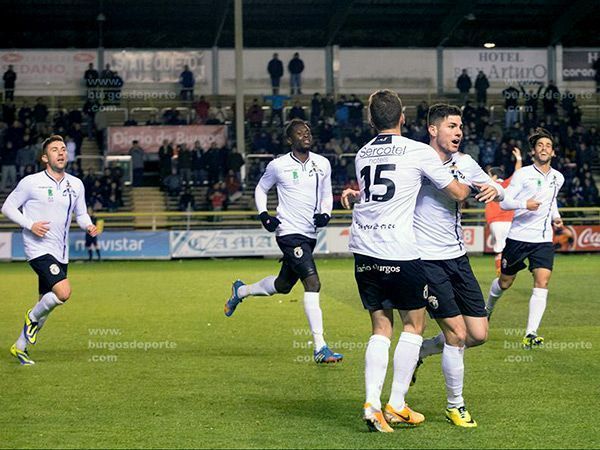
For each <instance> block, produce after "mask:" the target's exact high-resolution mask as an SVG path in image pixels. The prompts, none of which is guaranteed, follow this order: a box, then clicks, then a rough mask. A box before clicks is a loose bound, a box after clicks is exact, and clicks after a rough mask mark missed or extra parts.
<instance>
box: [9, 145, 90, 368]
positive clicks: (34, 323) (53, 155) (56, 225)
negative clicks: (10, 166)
mask: <svg viewBox="0 0 600 450" xmlns="http://www.w3.org/2000/svg"><path fill="white" fill-rule="evenodd" d="M40 159H41V162H42V163H44V164H45V165H46V169H45V170H43V171H41V172H38V173H35V174H33V175H29V176H27V177H25V178H23V179H22V180H21V181H20V182H19V184H18V185H17V187H16V188H15V190H14V191H12V192H11V193H10V195H9V196H8V197H7V198H6V201H5V202H4V205H3V206H2V214H4V215H5V216H6V217H8V218H9V219H10V220H12V221H13V222H15V223H16V224H18V225H20V226H21V227H22V228H23V244H24V247H25V255H26V256H27V261H28V262H29V264H30V265H31V267H32V268H33V270H34V271H35V272H36V273H37V275H38V288H39V289H38V290H39V294H40V298H39V301H38V302H37V304H36V305H35V306H34V307H33V308H32V309H30V310H29V311H27V313H26V314H25V324H24V325H23V329H22V330H21V334H20V336H19V338H18V339H17V342H15V344H14V345H13V346H12V347H11V349H10V353H11V354H12V355H13V356H14V357H15V358H17V359H18V360H19V362H20V363H21V364H22V365H30V364H35V362H34V361H33V360H32V359H31V357H30V356H29V351H28V345H29V344H35V343H36V342H37V338H38V333H39V331H40V330H41V329H42V327H43V326H44V324H45V323H46V320H48V316H49V314H50V313H51V312H52V310H54V308H56V307H57V306H60V305H62V304H64V303H65V302H66V301H67V300H68V299H69V297H70V296H71V285H70V283H69V280H68V279H67V269H68V263H69V226H70V225H71V217H72V215H73V214H74V215H75V219H76V220H77V224H78V225H79V226H80V227H81V228H82V229H83V230H86V231H87V232H88V234H90V235H91V236H95V235H96V233H97V230H96V226H95V225H94V224H93V223H92V221H91V219H90V216H89V215H88V213H87V210H86V206H85V191H84V187H83V183H82V181H81V180H80V179H79V178H77V177H75V176H73V175H71V174H69V173H66V172H65V167H66V166H67V163H68V160H67V148H66V146H65V142H64V141H63V138H62V137H61V136H58V135H53V136H50V137H49V138H48V139H46V140H45V141H44V142H43V144H42V154H41V157H40Z"/></svg>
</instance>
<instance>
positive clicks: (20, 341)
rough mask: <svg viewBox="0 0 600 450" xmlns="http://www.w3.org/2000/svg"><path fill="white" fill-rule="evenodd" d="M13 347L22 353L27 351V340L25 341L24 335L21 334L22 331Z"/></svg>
mask: <svg viewBox="0 0 600 450" xmlns="http://www.w3.org/2000/svg"><path fill="white" fill-rule="evenodd" d="M15 346H16V347H17V348H18V349H19V350H21V351H22V352H24V351H25V350H27V339H25V333H24V332H23V329H21V334H20V335H19V338H18V339H17V342H15Z"/></svg>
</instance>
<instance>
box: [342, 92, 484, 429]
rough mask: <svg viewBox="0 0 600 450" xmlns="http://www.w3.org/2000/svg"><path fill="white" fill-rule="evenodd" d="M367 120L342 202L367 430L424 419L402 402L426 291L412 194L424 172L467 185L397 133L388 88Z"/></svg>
mask: <svg viewBox="0 0 600 450" xmlns="http://www.w3.org/2000/svg"><path fill="white" fill-rule="evenodd" d="M369 121H370V123H371V125H372V126H373V127H374V128H375V129H376V130H377V132H378V135H377V136H376V137H375V138H374V139H372V140H371V141H370V142H369V143H367V144H366V145H365V146H364V147H362V148H361V149H360V150H359V152H358V153H357V155H356V174H357V179H358V180H359V186H360V192H359V191H353V190H350V189H347V190H345V191H344V193H343V195H342V203H343V205H344V207H346V208H349V207H350V201H351V200H352V199H354V200H356V199H357V198H358V199H360V203H358V204H357V205H356V206H355V208H354V211H353V217H352V226H351V232H350V245H349V248H350V251H351V252H352V253H354V260H355V278H356V283H357V285H358V290H359V294H360V297H361V300H362V302H363V306H364V308H365V309H367V310H368V311H369V314H370V316H371V324H372V335H371V338H370V339H369V343H368V345H367V349H366V354H365V385H366V401H365V404H364V416H363V417H364V420H365V422H366V423H367V426H368V427H369V429H370V430H371V431H380V432H392V431H393V429H392V428H391V427H390V426H389V424H399V423H408V424H412V425H416V424H419V423H421V422H423V421H424V420H425V417H424V416H423V415H422V414H420V413H418V412H415V411H413V410H412V409H410V408H409V407H408V405H407V404H406V402H405V396H406V394H407V392H408V389H409V385H410V382H411V377H412V375H413V372H414V370H415V367H416V365H417V360H418V358H419V350H420V348H421V344H422V342H423V337H422V335H423V330H424V328H425V306H426V305H427V298H428V297H429V293H428V283H427V279H426V277H425V270H424V266H423V261H422V260H421V259H420V252H419V247H418V245H417V241H416V239H415V232H414V227H413V221H414V220H413V216H414V212H415V205H416V203H417V196H418V193H419V191H420V190H421V187H422V185H423V182H424V181H423V180H424V179H425V178H427V179H429V180H431V182H432V183H433V184H434V185H435V187H436V188H437V189H440V190H442V191H443V192H445V194H446V195H448V196H449V197H450V198H452V199H453V200H455V201H462V200H464V199H466V198H467V197H468V196H469V194H470V188H469V187H468V186H467V185H465V184H461V183H459V182H458V181H457V180H456V179H455V178H454V177H453V176H452V174H451V173H450V171H448V169H447V168H446V167H444V166H443V165H442V162H441V161H440V158H439V156H438V155H437V154H436V152H435V150H434V149H432V148H431V147H430V146H429V145H427V144H423V143H420V142H417V141H413V140H411V139H407V138H405V137H403V136H401V132H400V130H401V126H402V124H403V123H404V114H402V103H401V101H400V99H399V97H398V95H397V94H396V93H395V92H392V91H389V90H380V91H377V92H375V93H373V94H372V95H371V97H370V98H369ZM478 195H480V196H485V194H484V193H480V194H478ZM394 309H397V310H399V313H400V317H401V319H402V322H403V331H402V333H401V334H400V339H399V340H398V344H397V346H396V349H395V352H394V360H393V361H394V375H393V383H392V392H391V396H390V399H389V402H388V404H387V405H386V406H385V408H384V410H383V411H382V409H381V399H380V397H381V390H382V387H383V384H384V381H385V375H386V371H387V366H388V359H389V348H390V345H391V338H392V335H393V323H394V319H393V310H394Z"/></svg>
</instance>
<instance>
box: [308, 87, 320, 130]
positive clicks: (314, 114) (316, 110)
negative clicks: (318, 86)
mask: <svg viewBox="0 0 600 450" xmlns="http://www.w3.org/2000/svg"><path fill="white" fill-rule="evenodd" d="M321 112H322V99H321V96H320V95H319V93H318V92H315V93H314V94H313V97H312V100H311V101H310V124H311V126H312V127H313V128H314V127H316V126H317V125H318V124H319V122H320V121H321Z"/></svg>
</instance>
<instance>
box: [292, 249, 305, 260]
mask: <svg viewBox="0 0 600 450" xmlns="http://www.w3.org/2000/svg"><path fill="white" fill-rule="evenodd" d="M302 255H304V251H303V250H302V247H296V248H295V249H294V256H295V257H296V258H302Z"/></svg>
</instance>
